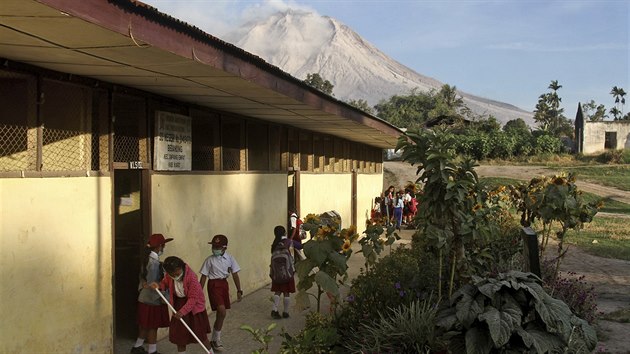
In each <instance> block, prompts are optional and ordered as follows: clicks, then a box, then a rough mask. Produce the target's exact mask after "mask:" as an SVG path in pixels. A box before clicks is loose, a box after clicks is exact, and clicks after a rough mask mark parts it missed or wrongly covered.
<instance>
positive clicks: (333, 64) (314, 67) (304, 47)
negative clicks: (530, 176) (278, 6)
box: [225, 10, 533, 125]
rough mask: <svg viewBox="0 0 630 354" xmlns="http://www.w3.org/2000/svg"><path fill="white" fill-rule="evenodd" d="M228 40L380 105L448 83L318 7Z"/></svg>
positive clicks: (497, 105)
mask: <svg viewBox="0 0 630 354" xmlns="http://www.w3.org/2000/svg"><path fill="white" fill-rule="evenodd" d="M225 40H227V41H229V42H232V43H234V44H235V45H237V46H238V47H241V48H243V49H245V50H247V51H249V52H251V53H253V54H256V55H258V56H260V57H261V58H263V59H264V60H265V61H267V62H269V63H270V64H272V65H275V66H278V67H279V68H280V69H282V70H284V71H286V72H288V73H290V74H291V75H293V76H295V77H297V78H299V79H305V78H306V75H307V74H309V73H319V74H320V75H321V76H322V77H323V78H325V79H326V80H329V81H330V82H331V83H332V84H333V85H334V90H333V93H334V95H335V97H337V98H339V99H342V100H349V99H364V100H366V101H367V102H368V103H369V104H370V105H375V104H376V103H378V102H379V101H380V100H382V99H388V98H389V97H391V96H393V95H396V94H398V95H401V94H408V93H409V92H410V91H411V90H412V89H414V88H418V89H419V90H420V91H429V90H431V89H436V90H439V89H440V87H441V86H442V85H443V83H442V82H440V81H438V80H436V79H433V78H431V77H428V76H424V75H421V74H419V73H417V72H415V71H413V70H412V69H410V68H408V67H406V66H404V65H402V64H401V63H399V62H397V61H395V60H393V59H392V58H390V57H388V56H387V55H386V54H384V53H383V52H381V51H380V50H379V49H378V48H376V47H375V46H373V45H372V44H370V43H369V42H367V41H366V40H364V39H363V38H362V37H361V36H359V35H358V34H357V33H356V32H354V31H353V30H352V29H350V28H349V27H348V26H346V25H344V24H342V23H340V22H339V21H337V20H335V19H333V18H330V17H326V16H320V15H318V14H315V13H310V12H304V11H298V10H289V11H286V12H280V13H276V14H274V15H272V16H271V17H269V18H267V19H266V20H264V21H261V22H256V23H248V24H246V25H244V26H243V27H241V28H240V29H238V30H237V31H235V32H232V33H230V34H228V35H227V36H226V37H225ZM454 85H456V83H454ZM458 93H459V94H460V95H461V96H462V97H463V98H464V102H465V103H466V105H467V106H468V107H469V108H470V109H471V110H472V111H473V112H475V113H477V114H486V115H493V116H495V117H496V118H497V119H498V120H499V121H500V122H501V123H505V122H507V121H509V120H512V119H516V118H523V119H524V120H525V122H527V123H528V124H530V125H532V124H533V119H532V116H533V115H532V113H531V112H527V111H524V110H521V109H519V108H518V107H515V106H513V105H510V104H507V103H503V102H498V101H494V100H491V99H486V98H481V97H477V96H474V95H471V94H468V93H465V92H461V91H458Z"/></svg>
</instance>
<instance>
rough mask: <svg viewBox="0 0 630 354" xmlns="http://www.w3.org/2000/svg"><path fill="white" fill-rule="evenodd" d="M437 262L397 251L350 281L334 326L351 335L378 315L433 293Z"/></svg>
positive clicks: (430, 257)
mask: <svg viewBox="0 0 630 354" xmlns="http://www.w3.org/2000/svg"><path fill="white" fill-rule="evenodd" d="M436 268H437V260H435V259H434V258H433V257H432V256H431V255H430V254H424V255H420V254H419V252H415V251H412V250H410V249H407V248H398V249H395V250H393V251H392V252H391V254H390V255H388V256H385V257H383V258H381V259H380V260H379V261H378V262H377V263H376V264H375V265H374V266H373V267H371V268H370V270H369V271H367V272H364V271H362V272H361V274H359V276H357V277H356V278H355V279H354V280H353V281H352V286H351V289H350V291H349V293H348V296H347V297H346V299H345V302H344V304H343V306H342V307H341V308H340V310H339V312H338V313H337V320H336V321H337V323H336V325H337V327H338V328H339V329H340V331H343V332H344V333H352V332H354V329H356V328H357V326H359V324H360V323H363V322H365V321H376V320H377V319H378V318H379V313H380V312H383V311H384V310H387V309H394V308H398V307H399V306H400V305H407V304H410V303H411V302H412V301H415V300H417V299H422V298H424V297H426V296H427V294H429V293H430V292H432V291H433V290H434V286H435V281H434V279H436V274H437V270H436Z"/></svg>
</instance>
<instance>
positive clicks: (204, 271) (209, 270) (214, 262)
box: [199, 235, 243, 352]
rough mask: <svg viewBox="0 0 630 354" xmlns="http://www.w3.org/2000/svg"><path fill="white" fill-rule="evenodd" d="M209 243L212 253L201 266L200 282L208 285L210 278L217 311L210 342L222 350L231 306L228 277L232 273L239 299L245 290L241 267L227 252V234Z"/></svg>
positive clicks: (209, 292) (212, 302)
mask: <svg viewBox="0 0 630 354" xmlns="http://www.w3.org/2000/svg"><path fill="white" fill-rule="evenodd" d="M208 243H209V244H211V245H212V255H210V256H209V257H208V258H206V260H205V261H204V262H203V265H202V266H201V270H199V273H201V278H200V279H199V283H201V287H202V288H203V287H204V286H205V285H206V279H207V280H208V299H209V300H210V307H212V311H216V312H217V316H216V319H215V321H214V326H213V329H214V330H213V331H212V341H211V342H210V343H211V345H212V349H214V350H215V351H217V352H220V351H222V350H223V345H222V344H221V328H223V321H224V320H225V316H226V315H227V310H228V309H229V308H230V291H229V290H230V287H229V285H228V282H227V278H228V277H229V276H230V274H232V279H234V285H235V286H236V290H237V292H236V296H237V301H241V299H242V298H243V290H241V280H240V278H239V276H238V272H239V271H240V270H241V267H240V266H239V265H238V263H237V262H236V259H234V257H232V255H231V254H229V253H227V252H226V249H227V244H228V239H227V237H226V236H225V235H215V236H214V237H213V238H212V241H210V242H208Z"/></svg>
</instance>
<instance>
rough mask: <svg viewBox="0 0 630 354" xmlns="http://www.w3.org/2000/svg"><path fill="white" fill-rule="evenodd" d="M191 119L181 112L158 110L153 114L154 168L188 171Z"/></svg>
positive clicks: (190, 148) (190, 149) (190, 165)
mask: <svg viewBox="0 0 630 354" xmlns="http://www.w3.org/2000/svg"><path fill="white" fill-rule="evenodd" d="M191 132H192V120H191V118H190V117H187V116H183V115H181V114H175V113H170V112H160V111H158V112H157V113H156V115H155V143H154V146H155V148H154V154H153V156H155V158H154V159H155V161H154V168H155V169H156V170H158V171H190V170H191V167H192V163H191V159H192V133H191Z"/></svg>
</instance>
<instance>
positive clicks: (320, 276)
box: [296, 214, 359, 312]
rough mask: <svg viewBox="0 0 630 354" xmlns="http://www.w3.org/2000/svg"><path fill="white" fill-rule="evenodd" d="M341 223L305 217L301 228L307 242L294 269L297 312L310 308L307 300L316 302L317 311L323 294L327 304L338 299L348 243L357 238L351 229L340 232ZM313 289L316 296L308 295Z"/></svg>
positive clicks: (344, 278)
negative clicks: (296, 282) (301, 257)
mask: <svg viewBox="0 0 630 354" xmlns="http://www.w3.org/2000/svg"><path fill="white" fill-rule="evenodd" d="M340 224H341V220H339V219H338V218H326V219H325V220H322V218H320V217H319V216H317V215H315V214H309V215H307V216H306V218H305V221H304V224H303V227H304V229H305V230H306V231H307V232H309V233H310V235H311V239H310V240H308V241H307V242H306V243H304V254H305V256H306V259H304V260H302V261H299V262H298V263H297V265H296V271H297V275H298V278H299V279H300V280H299V282H298V285H297V287H298V294H297V295H296V304H297V306H298V308H307V307H310V298H309V295H310V296H313V297H315V299H316V301H317V311H318V312H319V311H320V308H321V299H322V294H324V293H326V294H327V295H328V296H329V298H331V301H332V302H333V304H334V303H337V302H338V301H337V299H338V298H339V284H338V281H340V282H344V281H345V280H346V279H347V277H348V273H347V270H348V264H347V262H348V259H349V258H350V256H351V255H352V248H351V247H352V242H354V241H356V239H357V238H358V237H359V235H358V234H357V232H356V227H355V226H350V227H349V228H347V229H340V228H339V225H340ZM313 286H316V287H317V292H316V294H310V293H308V290H310V289H311V288H312V287H313Z"/></svg>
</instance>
